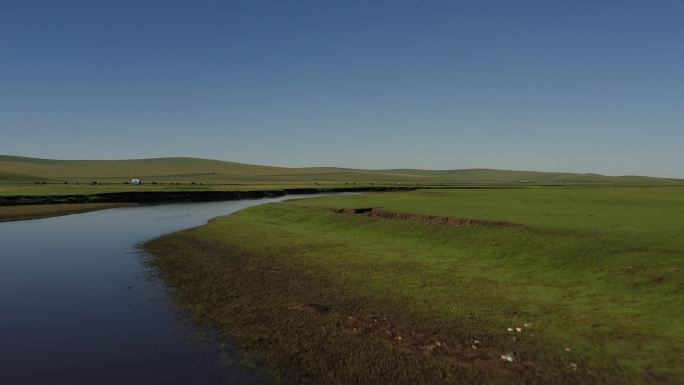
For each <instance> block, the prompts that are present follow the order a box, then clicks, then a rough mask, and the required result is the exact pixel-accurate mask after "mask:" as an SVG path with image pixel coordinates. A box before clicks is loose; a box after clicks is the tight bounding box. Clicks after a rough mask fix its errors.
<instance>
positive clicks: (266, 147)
mask: <svg viewBox="0 0 684 385" xmlns="http://www.w3.org/2000/svg"><path fill="white" fill-rule="evenodd" d="M682 20H684V2H681V1H679V0H658V1H628V0H626V1H598V0H593V1H522V0H521V1H509V0H501V1H486V0H485V1H469V2H459V1H430V0H426V1H401V0H396V1H349V0H348V1H324V0H318V1H258V0H252V1H189V0H188V1H170V0H165V1H128V0H117V1H97V0H88V1H71V0H60V1H52V0H50V1H36V0H3V1H2V2H0V153H4V154H15V155H27V156H38V157H47V158H63V159H81V158H91V159H92V158H94V159H116V158H140V157H156V156H198V157H207V158H215V159H224V160H232V161H239V162H246V163H258V164H273V165H281V166H314V165H319V166H322V165H334V166H345V167H359V168H394V167H414V168H431V169H454V168H471V167H487V168H506V169H527V170H553V171H576V172H599V173H605V174H610V175H617V174H644V175H656V176H676V177H684V166H683V165H684V151H682V147H683V145H684V22H682Z"/></svg>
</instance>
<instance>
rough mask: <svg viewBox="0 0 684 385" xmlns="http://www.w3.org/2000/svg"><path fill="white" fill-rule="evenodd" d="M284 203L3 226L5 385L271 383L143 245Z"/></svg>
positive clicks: (1, 369) (151, 210) (0, 314)
mask: <svg viewBox="0 0 684 385" xmlns="http://www.w3.org/2000/svg"><path fill="white" fill-rule="evenodd" d="M302 197H307V196H301V195H300V196H296V198H302ZM289 198H290V199H291V198H293V197H289ZM285 199H288V197H279V198H273V199H251V200H240V201H227V202H211V203H188V204H170V205H159V206H142V207H130V208H117V209H111V210H103V211H95V212H90V213H84V214H76V215H68V216H63V217H56V218H47V219H38V220H30V221H21V222H8V223H0V384H3V385H20V384H31V385H38V384H73V385H76V384H146V385H153V384H165V385H167V384H212V385H213V384H224V383H226V384H257V383H259V384H260V383H264V382H265V381H266V379H265V378H263V376H262V374H261V372H263V371H260V370H259V369H257V368H253V367H245V366H243V365H240V364H239V360H238V354H237V352H236V351H235V350H234V349H233V348H232V347H231V346H230V345H229V344H224V343H221V342H220V341H218V339H217V338H216V337H215V336H212V335H211V333H210V332H207V331H204V330H200V329H199V328H197V327H195V326H194V325H192V323H191V322H189V321H188V320H187V319H185V318H184V317H183V315H182V314H180V313H179V312H178V311H177V309H175V308H174V306H173V305H172V304H171V303H170V301H169V299H168V297H167V295H166V292H165V288H164V286H163V284H162V283H161V282H160V281H159V279H158V278H155V276H154V274H153V272H152V271H150V268H149V267H147V266H145V265H144V263H143V261H144V256H142V255H141V254H140V252H139V251H138V250H137V248H136V245H137V244H138V243H139V242H142V241H145V240H148V239H150V238H153V237H155V236H158V235H162V234H165V233H168V232H172V231H175V230H180V229H184V228H189V227H194V226H198V225H201V224H203V223H205V222H206V221H207V220H209V219H211V218H213V217H216V216H219V215H225V214H230V213H233V212H235V211H238V210H240V209H243V208H246V207H249V206H254V205H259V204H264V203H270V202H277V201H282V200H285Z"/></svg>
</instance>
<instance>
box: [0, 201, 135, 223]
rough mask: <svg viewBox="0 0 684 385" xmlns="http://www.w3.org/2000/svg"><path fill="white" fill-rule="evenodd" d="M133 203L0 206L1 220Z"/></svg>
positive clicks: (64, 213)
mask: <svg viewBox="0 0 684 385" xmlns="http://www.w3.org/2000/svg"><path fill="white" fill-rule="evenodd" d="M131 205H132V204H125V203H76V204H42V205H21V206H0V222H13V221H24V220H29V219H40V218H50V217H58V216H62V215H69V214H79V213H85V212H89V211H97V210H106V209H112V208H116V207H123V206H131Z"/></svg>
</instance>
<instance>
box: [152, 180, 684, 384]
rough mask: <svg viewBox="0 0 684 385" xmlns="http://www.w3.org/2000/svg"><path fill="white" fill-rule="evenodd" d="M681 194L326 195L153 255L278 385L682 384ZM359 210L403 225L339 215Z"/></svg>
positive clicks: (198, 310)
mask: <svg viewBox="0 0 684 385" xmlns="http://www.w3.org/2000/svg"><path fill="white" fill-rule="evenodd" d="M682 193H684V190H683V189H681V188H670V187H660V188H607V187H603V188H563V189H558V188H557V189H548V188H538V189H525V190H520V189H501V190H423V191H415V192H404V193H382V194H365V195H356V196H338V197H325V198H317V199H311V200H296V201H291V202H286V203H279V204H272V205H265V206H260V207H254V208H250V209H247V210H244V211H242V212H239V213H237V214H235V215H231V216H227V217H220V218H217V219H215V220H213V221H211V222H210V223H208V224H207V225H205V226H202V227H199V228H195V229H191V230H186V231H182V232H178V233H175V234H171V235H167V236H163V237H161V238H158V239H156V240H153V241H151V242H149V243H147V244H146V245H145V248H146V249H147V250H148V251H149V252H151V254H152V255H153V258H152V261H151V263H152V264H153V265H155V266H157V267H158V268H159V270H160V272H161V274H162V277H164V279H165V280H166V281H167V283H168V284H169V285H170V287H171V288H172V293H173V295H174V297H175V298H176V300H177V302H178V303H179V304H180V305H182V306H183V307H184V308H185V309H187V311H188V313H189V314H191V315H192V316H193V317H194V318H195V319H196V320H198V321H200V322H202V323H204V324H207V325H210V326H211V327H214V328H216V329H218V330H219V331H220V332H221V333H222V334H223V335H224V336H226V337H228V338H230V339H231V341H235V342H236V343H237V344H238V345H239V346H240V348H241V349H242V350H243V351H244V352H245V353H244V354H245V357H246V360H255V361H259V362H263V363H265V364H267V365H268V366H269V367H271V368H273V370H274V375H275V376H276V377H279V378H281V379H282V380H283V381H284V382H303V383H317V384H351V383H359V384H371V383H378V384H380V383H383V384H386V383H393V384H403V383H405V384H416V383H435V384H436V383H440V384H443V383H460V384H493V383H494V384H495V383H502V384H504V383H505V384H511V383H530V384H532V383H537V384H577V383H615V384H634V383H636V384H639V383H643V384H647V383H649V384H650V383H662V384H675V383H680V382H681V381H682V379H684V372H683V371H682V368H683V367H684V361H683V359H682V357H684V354H682V353H683V350H684V322H683V321H684V273H683V272H682V268H684V237H682V230H681V229H682V228H684V194H682ZM350 208H376V209H378V210H376V211H379V212H383V213H394V214H391V215H390V214H383V215H371V213H370V212H368V211H364V212H360V213H359V214H358V215H341V214H340V213H339V212H340V211H342V212H343V213H344V212H345V209H347V210H348V209H350ZM434 218H447V219H438V220H435V219H434ZM449 218H450V220H451V222H450V220H449ZM416 219H418V220H416ZM456 219H459V220H461V221H456ZM463 220H468V221H471V222H468V221H465V222H464V221H463ZM473 220H478V221H480V222H478V221H473ZM498 223H506V224H511V225H505V226H501V225H493V224H498Z"/></svg>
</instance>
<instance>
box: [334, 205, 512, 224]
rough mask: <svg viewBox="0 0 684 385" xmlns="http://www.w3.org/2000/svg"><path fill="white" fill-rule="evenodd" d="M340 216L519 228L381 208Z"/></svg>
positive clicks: (353, 210)
mask: <svg viewBox="0 0 684 385" xmlns="http://www.w3.org/2000/svg"><path fill="white" fill-rule="evenodd" d="M334 211H335V212H336V213H338V214H347V215H355V214H366V215H368V216H369V217H373V218H384V219H394V220H400V221H416V222H427V223H441V224H445V225H451V226H518V225H516V224H515V223H511V222H504V221H491V220H486V219H472V218H455V217H447V216H441V215H421V214H408V213H395V212H392V211H387V210H383V209H379V208H345V209H336V210H334Z"/></svg>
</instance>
